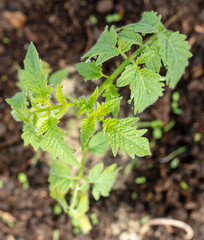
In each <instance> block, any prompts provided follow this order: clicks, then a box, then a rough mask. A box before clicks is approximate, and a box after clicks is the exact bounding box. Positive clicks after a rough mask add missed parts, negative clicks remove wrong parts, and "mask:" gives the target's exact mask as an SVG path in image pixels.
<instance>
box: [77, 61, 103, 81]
mask: <svg viewBox="0 0 204 240" xmlns="http://www.w3.org/2000/svg"><path fill="white" fill-rule="evenodd" d="M75 67H76V69H77V70H78V72H79V74H81V75H82V76H84V77H85V78H84V80H85V81H87V80H96V79H99V78H100V77H101V76H102V72H101V67H99V66H97V65H96V63H95V62H94V61H93V62H91V63H86V62H82V63H77V64H76V65H75Z"/></svg>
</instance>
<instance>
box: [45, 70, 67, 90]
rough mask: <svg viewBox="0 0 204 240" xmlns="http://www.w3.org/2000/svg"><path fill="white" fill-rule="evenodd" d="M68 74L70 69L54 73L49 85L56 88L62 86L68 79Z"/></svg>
mask: <svg viewBox="0 0 204 240" xmlns="http://www.w3.org/2000/svg"><path fill="white" fill-rule="evenodd" d="M68 73H69V69H68V68H64V69H61V70H58V71H56V72H54V73H53V74H52V75H51V76H50V78H49V83H50V84H52V85H54V86H56V85H58V84H60V83H61V82H62V81H63V80H64V79H65V78H66V77H67V75H68Z"/></svg>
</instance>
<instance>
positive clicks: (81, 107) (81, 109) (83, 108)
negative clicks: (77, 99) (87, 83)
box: [78, 87, 98, 118]
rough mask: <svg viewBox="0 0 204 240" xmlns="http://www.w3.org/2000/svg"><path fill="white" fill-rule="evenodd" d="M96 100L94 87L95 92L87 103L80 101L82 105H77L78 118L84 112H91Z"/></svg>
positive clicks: (96, 94) (96, 93)
mask: <svg viewBox="0 0 204 240" xmlns="http://www.w3.org/2000/svg"><path fill="white" fill-rule="evenodd" d="M97 98H98V87H96V89H95V91H94V92H93V94H92V95H91V96H90V97H89V99H88V100H87V101H85V99H82V104H80V103H79V108H78V110H79V112H78V118H79V117H80V116H81V115H82V114H83V113H85V112H86V111H88V112H93V107H94V105H95V103H96V101H97Z"/></svg>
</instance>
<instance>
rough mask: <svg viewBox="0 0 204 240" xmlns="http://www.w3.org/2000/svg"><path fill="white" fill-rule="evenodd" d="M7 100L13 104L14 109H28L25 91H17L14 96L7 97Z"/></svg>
mask: <svg viewBox="0 0 204 240" xmlns="http://www.w3.org/2000/svg"><path fill="white" fill-rule="evenodd" d="M6 102H7V103H8V104H10V105H11V108H12V109H13V110H21V111H23V112H24V111H26V95H25V92H19V93H16V95H15V96H13V97H12V98H7V99H6Z"/></svg>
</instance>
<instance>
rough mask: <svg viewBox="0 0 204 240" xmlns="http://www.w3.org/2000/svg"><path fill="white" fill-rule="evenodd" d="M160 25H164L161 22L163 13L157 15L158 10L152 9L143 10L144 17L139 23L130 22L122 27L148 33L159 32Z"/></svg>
mask: <svg viewBox="0 0 204 240" xmlns="http://www.w3.org/2000/svg"><path fill="white" fill-rule="evenodd" d="M159 27H160V28H161V27H162V28H163V25H162V24H161V15H158V16H157V13H156V12H154V11H151V12H143V13H142V19H141V20H140V21H139V22H138V23H132V24H128V25H126V26H125V27H122V29H124V30H128V31H133V32H140V33H143V34H146V33H156V32H158V31H159Z"/></svg>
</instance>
